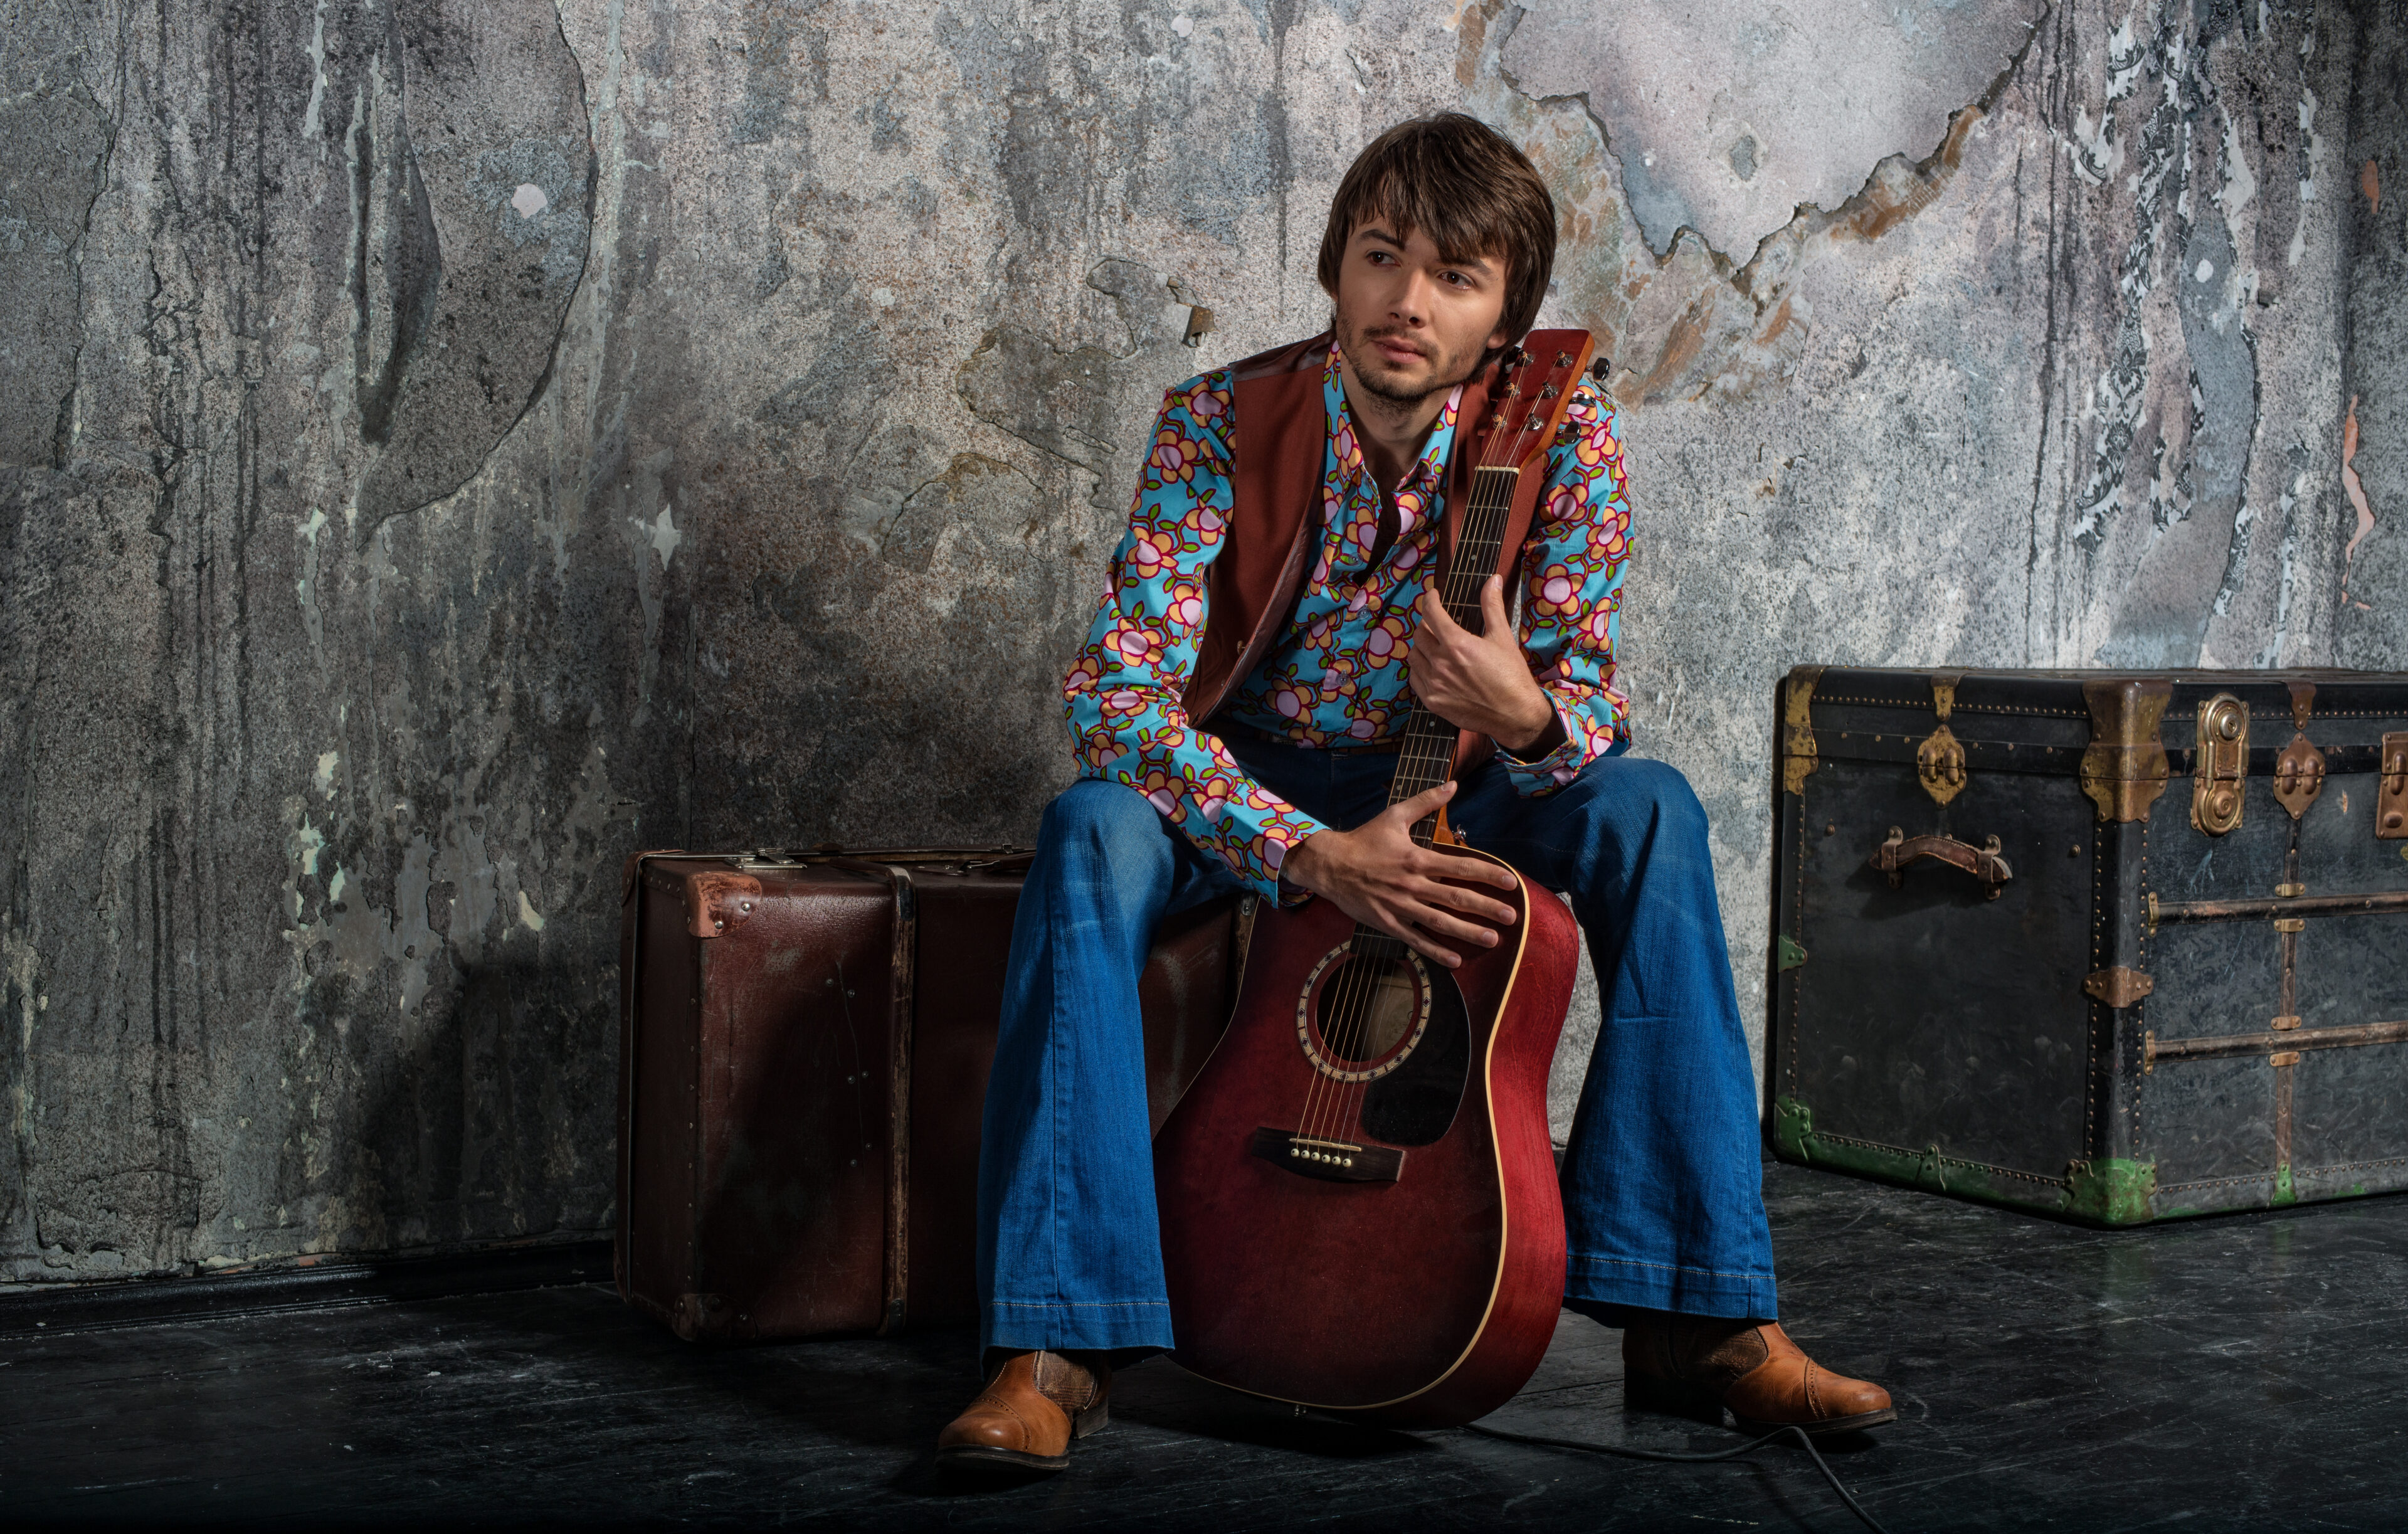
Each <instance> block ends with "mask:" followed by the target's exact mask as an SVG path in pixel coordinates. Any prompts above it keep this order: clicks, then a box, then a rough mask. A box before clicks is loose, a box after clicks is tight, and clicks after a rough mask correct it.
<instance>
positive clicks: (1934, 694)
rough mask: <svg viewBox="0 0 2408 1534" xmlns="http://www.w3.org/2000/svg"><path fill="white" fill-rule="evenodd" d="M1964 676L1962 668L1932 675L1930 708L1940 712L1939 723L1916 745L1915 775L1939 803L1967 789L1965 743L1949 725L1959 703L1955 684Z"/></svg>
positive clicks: (1924, 789)
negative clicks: (1925, 738) (1924, 739)
mask: <svg viewBox="0 0 2408 1534" xmlns="http://www.w3.org/2000/svg"><path fill="white" fill-rule="evenodd" d="M1964 679H1965V673H1964V672H1962V671H1942V672H1938V673H1936V674H1935V675H1934V676H1933V677H1932V679H1931V711H1932V712H1933V713H1935V714H1937V715H1939V716H1940V727H1939V728H1938V729H1936V730H1934V731H1933V732H1932V733H1931V738H1930V739H1928V740H1926V741H1924V742H1923V744H1921V745H1919V746H1917V747H1915V748H1914V775H1915V777H1917V778H1918V779H1920V780H1922V782H1923V791H1924V792H1925V793H1926V794H1928V795H1930V796H1931V798H1932V801H1933V802H1934V803H1936V804H1946V803H1947V802H1948V801H1949V800H1951V799H1953V798H1955V797H1956V796H1957V795H1959V794H1961V793H1963V792H1964V790H1965V747H1964V745H1963V744H1962V743H1961V742H1960V741H1958V740H1957V737H1956V734H1955V733H1954V732H1953V731H1951V730H1950V729H1949V728H1948V715H1949V713H1950V711H1951V710H1954V709H1955V708H1956V707H1957V683H1958V682H1959V681H1963V680H1964Z"/></svg>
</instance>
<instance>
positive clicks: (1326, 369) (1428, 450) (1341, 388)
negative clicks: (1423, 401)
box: [1321, 341, 1463, 495]
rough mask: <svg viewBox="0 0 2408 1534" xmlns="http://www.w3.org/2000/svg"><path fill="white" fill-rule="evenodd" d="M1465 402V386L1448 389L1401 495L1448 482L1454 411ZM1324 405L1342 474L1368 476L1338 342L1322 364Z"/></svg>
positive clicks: (1346, 477)
mask: <svg viewBox="0 0 2408 1534" xmlns="http://www.w3.org/2000/svg"><path fill="white" fill-rule="evenodd" d="M1462 405H1463V385H1461V384H1459V383H1458V384H1456V385H1455V388H1454V389H1452V390H1451V391H1449V392H1448V394H1447V396H1446V406H1445V408H1444V409H1441V410H1440V411H1439V413H1438V421H1437V423H1436V424H1434V425H1432V426H1431V427H1430V434H1429V440H1427V441H1426V442H1425V443H1423V444H1422V455H1421V457H1420V459H1419V460H1418V461H1417V462H1416V463H1415V464H1414V465H1413V466H1412V470H1411V471H1410V472H1408V473H1407V474H1406V475H1405V479H1404V482H1403V483H1402V484H1399V485H1398V487H1397V492H1398V494H1399V495H1402V494H1404V493H1405V492H1407V491H1409V490H1415V489H1432V490H1434V489H1435V488H1436V487H1437V486H1439V485H1441V484H1442V483H1444V482H1445V478H1446V460H1447V455H1448V454H1449V453H1452V452H1454V451H1455V412H1456V411H1457V410H1458V409H1461V408H1462ZM1321 408H1322V411H1323V413H1324V415H1325V416H1326V418H1327V420H1328V422H1329V451H1330V452H1331V454H1332V455H1333V456H1334V457H1335V458H1336V459H1337V461H1338V473H1339V477H1340V479H1343V480H1354V479H1355V477H1356V476H1358V475H1361V476H1366V477H1368V476H1369V474H1370V472H1371V471H1370V469H1369V467H1368V466H1365V464H1364V462H1363V449H1362V446H1361V444H1359V443H1358V442H1356V440H1355V414H1354V411H1353V410H1352V409H1350V408H1349V407H1348V405H1347V402H1346V380H1345V379H1344V378H1343V377H1341V376H1340V372H1339V367H1338V344H1337V343H1336V342H1335V341H1333V342H1331V343H1330V346H1329V360H1328V361H1327V362H1326V363H1324V364H1323V365H1322V369H1321Z"/></svg>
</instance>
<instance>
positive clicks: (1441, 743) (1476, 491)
mask: <svg viewBox="0 0 2408 1534" xmlns="http://www.w3.org/2000/svg"><path fill="white" fill-rule="evenodd" d="M1521 479H1522V475H1521V471H1520V470H1519V469H1515V468H1486V467H1483V468H1477V469H1474V470H1472V476H1471V494H1470V495H1469V496H1468V497H1467V498H1466V499H1467V503H1468V504H1467V505H1466V506H1465V508H1464V518H1463V530H1462V532H1461V533H1460V534H1459V535H1457V537H1456V539H1455V557H1454V559H1453V560H1451V561H1450V562H1449V563H1448V565H1447V568H1446V573H1445V574H1444V576H1442V577H1441V579H1440V581H1439V600H1440V602H1441V603H1442V604H1443V605H1444V606H1445V608H1446V613H1447V616H1448V617H1450V618H1452V619H1454V620H1455V622H1456V623H1458V624H1462V625H1463V626H1464V627H1465V628H1466V629H1469V631H1470V632H1472V633H1474V634H1478V633H1480V632H1481V631H1482V627H1483V620H1482V617H1481V612H1480V588H1481V587H1482V586H1484V585H1485V584H1486V583H1487V581H1488V578H1489V577H1490V576H1492V575H1495V574H1496V573H1497V567H1498V563H1499V561H1500V560H1501V558H1502V557H1503V554H1504V535H1505V517H1506V513H1507V512H1508V511H1509V510H1511V509H1512V505H1513V492H1514V489H1515V487H1516V486H1517V485H1519V484H1520V482H1521ZM1456 733H1457V732H1456V730H1455V726H1454V725H1452V724H1448V723H1447V722H1446V721H1445V720H1443V719H1441V718H1440V717H1439V716H1438V715H1436V714H1434V713H1432V712H1430V711H1429V710H1427V709H1426V708H1424V707H1423V706H1422V705H1421V704H1420V703H1419V702H1418V701H1417V702H1415V703H1414V705H1413V711H1412V713H1411V714H1410V715H1408V716H1407V718H1406V721H1405V738H1404V744H1403V746H1402V747H1401V748H1400V749H1399V750H1398V753H1397V775H1396V778H1395V779H1394V780H1393V781H1391V782H1390V783H1389V785H1388V803H1389V804H1391V805H1398V804H1402V803H1404V802H1405V801H1406V800H1407V799H1410V798H1412V796H1414V795H1416V794H1422V793H1426V792H1427V791H1428V790H1430V789H1433V788H1436V787H1437V786H1438V785H1439V784H1441V783H1442V782H1444V781H1446V780H1447V774H1448V773H1449V772H1450V771H1451V770H1453V768H1454V766H1455V737H1456ZM1437 832H1438V817H1437V816H1436V815H1425V816H1424V817H1422V818H1421V819H1420V820H1418V821H1415V822H1414V823H1413V831H1412V836H1413V841H1414V842H1415V843H1416V844H1417V845H1419V846H1423V847H1427V846H1429V845H1430V844H1431V842H1432V840H1433V839H1435V838H1436V836H1437ZM1351 946H1352V947H1353V949H1354V951H1355V953H1361V954H1365V955H1368V956H1369V957H1373V958H1381V959H1389V960H1396V959H1401V958H1403V957H1404V955H1405V945H1404V944H1403V943H1401V942H1399V941H1398V940H1397V939H1394V938H1391V937H1389V936H1387V935H1386V934H1385V933H1383V932H1378V931H1375V930H1373V929H1372V928H1370V927H1368V926H1364V925H1361V924H1359V923H1358V924H1356V925H1355V939H1354V942H1353V944H1352V945H1351Z"/></svg>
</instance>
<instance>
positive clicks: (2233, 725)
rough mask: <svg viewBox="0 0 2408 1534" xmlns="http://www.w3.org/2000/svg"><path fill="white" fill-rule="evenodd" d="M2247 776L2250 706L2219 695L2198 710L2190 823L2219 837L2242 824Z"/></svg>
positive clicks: (2191, 773) (2191, 784)
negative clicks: (2197, 739)
mask: <svg viewBox="0 0 2408 1534" xmlns="http://www.w3.org/2000/svg"><path fill="white" fill-rule="evenodd" d="M2248 776H2249V705H2247V704H2246V703H2243V702H2242V701H2241V700H2240V699H2239V698H2237V697H2234V696H2233V695H2231V694H2230V693H2218V694H2216V695H2214V697H2212V698H2210V699H2208V700H2207V701H2206V702H2205V703H2204V704H2201V705H2200V710H2199V749H2198V751H2197V753H2195V754H2194V755H2193V756H2192V758H2191V764H2190V823H2191V824H2192V826H2193V827H2194V828H2196V829H2198V830H2200V831H2204V832H2205V833H2207V834H2208V835H2209V836H2212V837H2220V836H2222V835H2224V834H2225V833H2226V832H2228V831H2229V830H2231V829H2233V828H2234V827H2235V826H2237V825H2239V824H2241V788H2242V784H2243V781H2245V780H2246V779H2247V778H2248Z"/></svg>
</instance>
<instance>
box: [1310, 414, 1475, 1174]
mask: <svg viewBox="0 0 2408 1534" xmlns="http://www.w3.org/2000/svg"><path fill="white" fill-rule="evenodd" d="M1485 456H1486V455H1484V457H1485ZM1481 466H1482V467H1484V468H1486V467H1494V466H1496V465H1493V464H1490V463H1487V462H1484V463H1483V464H1482V465H1481ZM1481 488H1482V489H1486V488H1488V487H1487V486H1485V485H1484V486H1482V487H1481ZM1511 504H1512V501H1511V496H1510V495H1508V496H1506V497H1504V498H1503V499H1502V500H1501V502H1500V500H1499V497H1498V496H1497V495H1494V494H1490V495H1478V494H1475V495H1473V496H1472V498H1471V501H1470V504H1469V505H1468V506H1467V507H1466V508H1465V512H1466V515H1465V519H1464V529H1463V533H1462V536H1461V537H1460V538H1458V539H1457V541H1456V546H1455V551H1456V557H1455V561H1454V565H1453V567H1452V568H1450V569H1449V570H1448V571H1447V573H1446V576H1445V577H1444V579H1443V580H1442V581H1441V597H1440V600H1441V604H1442V605H1443V606H1444V607H1445V608H1446V609H1448V613H1449V616H1451V617H1454V618H1455V619H1456V621H1457V622H1462V621H1463V619H1464V618H1466V617H1468V616H1469V615H1470V613H1469V612H1468V611H1467V610H1466V606H1467V603H1466V594H1465V590H1464V588H1465V587H1466V586H1467V585H1469V586H1473V587H1475V588H1476V585H1477V581H1474V580H1472V579H1471V578H1470V576H1469V572H1470V571H1471V570H1473V569H1476V568H1478V567H1479V566H1480V565H1481V564H1482V563H1484V560H1485V559H1486V558H1487V557H1489V556H1488V554H1487V551H1488V550H1490V549H1492V548H1494V547H1495V546H1497V545H1498V542H1499V539H1498V536H1497V532H1498V530H1497V529H1494V528H1492V527H1491V525H1490V524H1491V523H1496V522H1498V520H1499V519H1500V518H1501V516H1502V514H1503V513H1504V512H1505V511H1506V510H1507V509H1510V507H1511ZM1480 579H1481V580H1484V579H1485V577H1481V578H1480ZM1471 610H1474V611H1476V608H1475V609H1471ZM1406 732H1407V733H1406V751H1407V753H1409V754H1408V757H1407V760H1405V761H1403V762H1400V763H1399V764H1398V772H1397V779H1398V782H1397V787H1396V789H1395V790H1394V791H1393V792H1392V796H1391V797H1392V798H1393V799H1396V800H1398V801H1401V800H1403V799H1407V798H1411V797H1412V796H1414V795H1417V794H1420V793H1423V792H1426V790H1427V789H1428V788H1430V787H1432V786H1435V785H1436V783H1439V782H1443V781H1447V777H1448V775H1449V772H1450V771H1451V769H1452V767H1453V765H1454V757H1455V733H1454V731H1453V730H1452V728H1450V727H1446V726H1445V722H1444V721H1442V720H1440V719H1439V718H1438V717H1437V715H1435V714H1433V713H1431V712H1430V711H1429V710H1427V709H1426V708H1423V707H1421V706H1419V705H1416V706H1415V708H1414V710H1413V713H1412V718H1411V719H1410V720H1409V721H1408V724H1407V726H1406ZM1424 780H1427V781H1424ZM1432 819H1433V820H1435V819H1436V817H1435V816H1433V817H1432ZM1416 829H1418V827H1417V828H1416ZM1414 839H1415V841H1416V842H1417V843H1419V842H1420V841H1421V838H1420V837H1419V836H1418V835H1417V836H1416V837H1415V838H1414ZM1435 840H1436V834H1435V826H1433V828H1432V833H1431V842H1432V843H1434V842H1435ZM1389 940H1390V941H1392V942H1398V947H1399V948H1400V949H1402V950H1404V952H1402V953H1399V954H1398V957H1397V958H1396V959H1395V960H1394V961H1392V962H1393V963H1395V964H1396V965H1397V966H1398V968H1402V969H1403V970H1404V971H1405V975H1406V988H1407V991H1408V998H1407V1001H1406V1007H1407V1013H1406V1027H1407V1029H1408V1030H1410V1029H1411V1027H1412V1023H1413V1021H1414V1020H1415V1018H1416V1014H1418V1012H1419V1011H1420V1010H1421V1004H1422V999H1423V996H1422V993H1423V991H1424V989H1425V987H1424V986H1423V985H1422V984H1421V983H1420V982H1419V981H1418V980H1417V979H1416V978H1415V977H1414V975H1413V971H1412V962H1413V961H1412V949H1411V945H1410V944H1405V943H1402V942H1400V941H1398V939H1389ZM1432 1001H1433V1004H1434V1003H1435V998H1432ZM1369 1023H1370V1018H1369V1017H1368V1016H1367V1017H1366V1018H1364V1020H1363V1023H1362V1028H1363V1030H1364V1031H1366V1032H1368V1029H1369ZM1370 1053H1371V1052H1370V1051H1369V1049H1366V1048H1363V1047H1361V1045H1359V1044H1358V1046H1357V1047H1356V1048H1354V1049H1350V1050H1349V1052H1348V1054H1349V1055H1350V1056H1363V1055H1368V1054H1370ZM1370 1085H1371V1083H1370V1081H1369V1079H1366V1080H1364V1081H1361V1082H1352V1083H1349V1086H1348V1089H1347V1090H1346V1091H1345V1092H1344V1093H1343V1094H1342V1097H1341V1100H1340V1103H1339V1105H1338V1108H1339V1112H1338V1129H1339V1132H1340V1134H1346V1133H1347V1131H1348V1125H1349V1121H1350V1120H1351V1121H1352V1125H1353V1129H1354V1131H1355V1138H1359V1137H1368V1135H1369V1129H1368V1128H1367V1127H1366V1126H1365V1125H1364V1124H1363V1118H1362V1115H1363V1112H1364V1110H1365V1108H1366V1107H1367V1106H1368V1105H1369V1100H1370Z"/></svg>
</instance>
